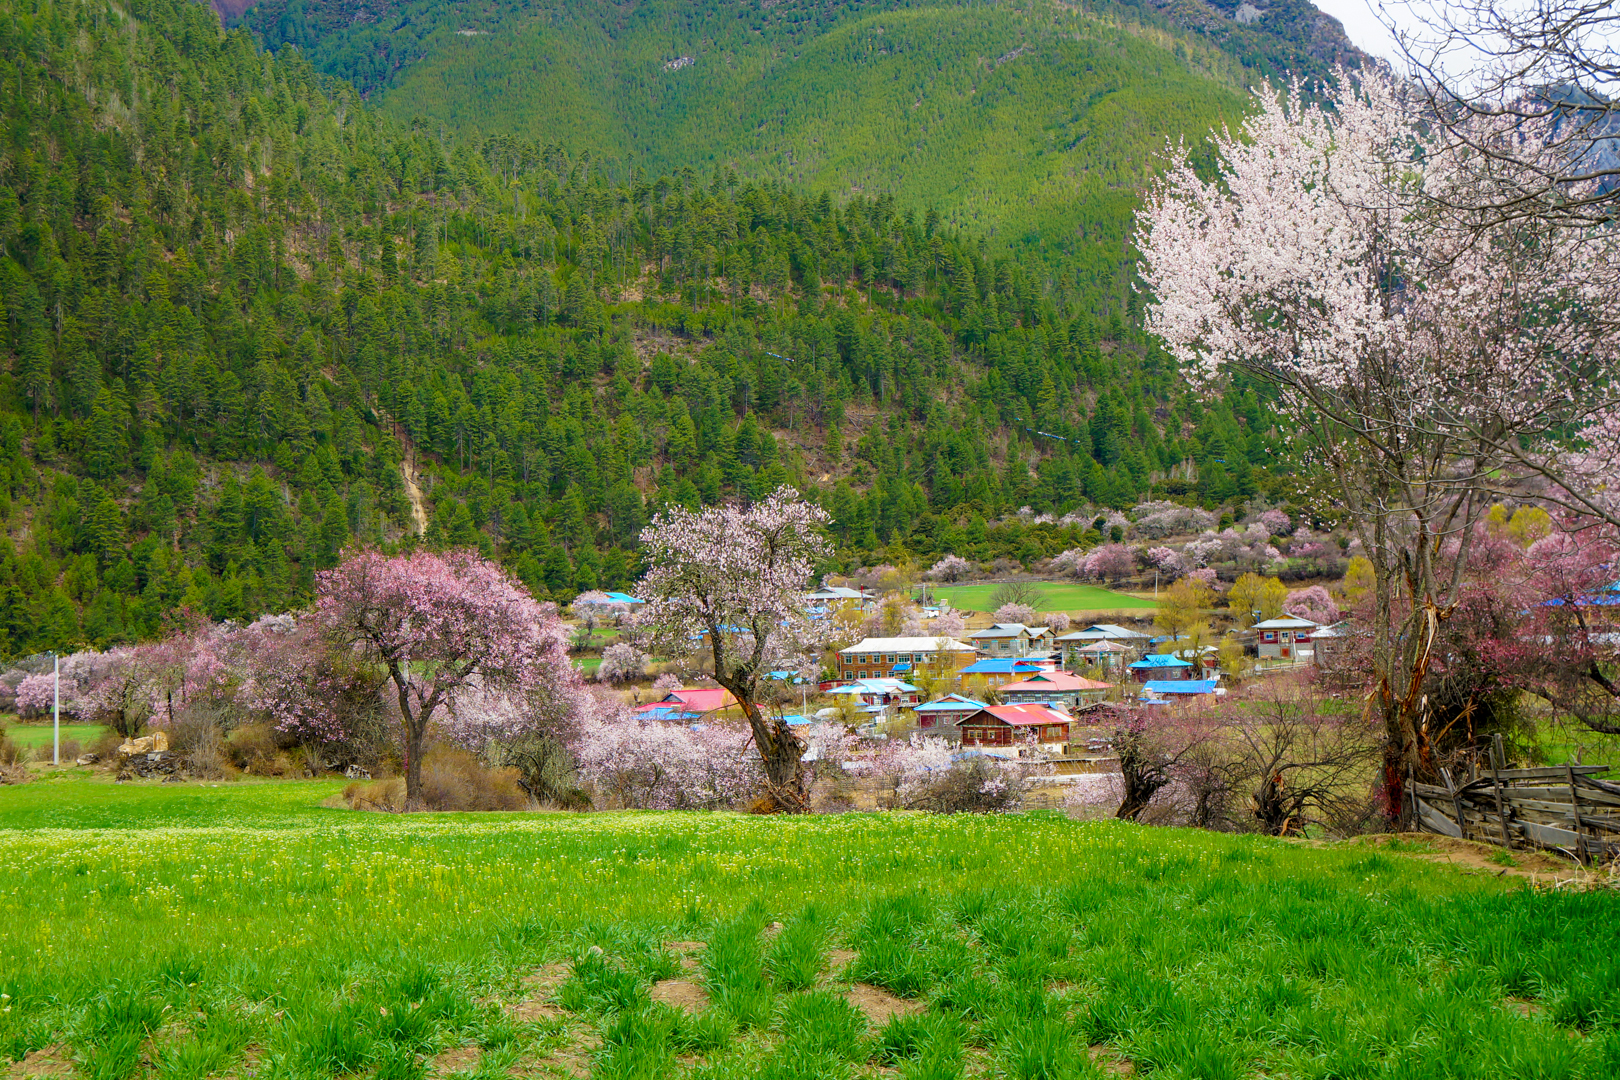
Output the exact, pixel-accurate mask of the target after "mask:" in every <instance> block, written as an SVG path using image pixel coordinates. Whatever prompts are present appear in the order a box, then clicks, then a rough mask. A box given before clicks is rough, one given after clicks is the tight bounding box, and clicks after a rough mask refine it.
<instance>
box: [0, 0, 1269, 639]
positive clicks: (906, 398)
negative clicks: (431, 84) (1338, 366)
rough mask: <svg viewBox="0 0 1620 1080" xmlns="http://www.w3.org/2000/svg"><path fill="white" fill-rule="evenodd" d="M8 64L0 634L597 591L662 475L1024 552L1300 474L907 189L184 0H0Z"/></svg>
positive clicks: (113, 634)
mask: <svg viewBox="0 0 1620 1080" xmlns="http://www.w3.org/2000/svg"><path fill="white" fill-rule="evenodd" d="M0 51H3V54H4V55H5V56H6V57H8V59H9V60H10V63H9V64H8V65H7V66H5V67H4V68H0V302H3V304H4V308H5V311H6V316H7V317H6V320H5V323H4V326H3V327H0V360H3V366H4V368H5V370H4V371H3V372H0V653H11V654H14V653H25V652H30V651H35V650H42V649H64V648H70V647H72V646H73V645H75V644H77V643H80V642H89V643H92V644H95V645H98V646H105V645H107V644H110V643H114V642H118V641H123V640H129V639H132V638H137V637H142V636H147V635H151V634H155V633H158V632H160V631H161V630H162V628H163V627H164V626H166V625H169V624H171V623H172V622H173V621H174V620H175V619H182V618H189V617H195V616H197V615H201V616H209V617H214V618H225V617H231V618H247V617H251V616H253V615H256V614H258V613H261V612H266V611H273V610H279V609H282V608H285V607H286V606H288V605H290V604H295V603H297V602H299V600H300V599H301V598H302V597H305V596H307V595H308V591H309V589H310V586H311V583H312V580H313V575H314V574H315V573H316V572H317V571H318V570H319V569H320V568H322V567H324V566H329V565H332V564H333V562H334V561H335V560H336V559H337V558H338V554H339V552H340V550H341V549H342V547H343V546H344V545H345V544H347V543H349V542H351V541H359V542H367V543H381V544H388V545H405V546H408V545H411V544H428V545H441V544H473V545H477V546H480V547H482V548H483V549H485V550H486V551H488V552H489V553H490V554H491V555H493V556H495V557H497V558H499V559H501V560H503V561H505V562H506V563H507V564H508V565H510V566H511V567H512V568H513V569H514V570H515V571H516V572H517V573H518V574H519V575H520V576H521V577H522V578H523V579H524V580H525V581H526V582H528V583H529V585H530V586H531V588H533V589H534V590H535V591H536V593H538V594H540V595H549V596H554V597H557V598H558V599H567V598H568V597H570V596H572V595H573V593H574V592H575V591H577V590H579V589H584V588H591V587H598V586H605V587H622V586H624V585H627V584H629V583H630V582H632V581H633V580H634V577H635V575H636V573H637V564H636V559H637V555H636V551H635V547H636V543H635V542H636V536H637V533H638V531H639V529H640V527H641V525H642V523H643V522H644V521H645V520H646V519H647V516H648V515H649V514H650V513H652V512H654V511H655V510H656V509H657V508H658V507H659V506H660V505H664V504H667V503H671V502H679V503H683V504H687V505H693V506H696V505H699V504H701V503H704V502H709V501H713V500H715V499H718V498H722V497H739V496H740V497H749V496H752V495H755V494H757V493H759V492H761V491H764V490H768V489H769V488H770V487H772V486H774V485H776V484H779V483H783V482H789V483H794V484H797V485H799V486H800V487H801V488H802V489H803V490H805V491H807V492H808V493H809V494H810V495H811V496H812V497H814V498H817V499H820V500H821V501H822V502H823V503H824V504H825V505H826V506H827V507H828V508H829V510H830V511H831V512H832V514H833V518H834V523H833V532H834V535H835V536H836V538H837V539H838V541H839V544H840V559H841V560H842V561H845V562H848V563H871V562H874V561H880V560H886V561H902V560H904V559H907V558H916V559H918V560H928V559H931V558H934V557H937V554H938V553H940V552H943V551H948V550H949V551H958V552H961V553H964V554H967V555H969V556H971V557H974V558H978V559H985V560H988V559H992V558H997V557H1003V556H1007V557H1013V558H1017V559H1022V560H1025V561H1028V560H1033V559H1038V558H1041V557H1043V556H1047V555H1051V554H1055V553H1056V552H1058V551H1060V550H1063V549H1064V548H1066V547H1071V546H1074V545H1075V544H1077V543H1081V542H1084V541H1085V540H1086V538H1087V536H1088V526H1089V524H1090V519H1091V518H1092V516H1093V513H1094V512H1093V511H1091V510H1090V509H1087V510H1086V513H1085V515H1084V517H1079V518H1076V517H1073V516H1070V517H1069V518H1068V520H1066V521H1064V520H1058V521H1050V522H1047V523H1037V522H1026V521H1022V520H1020V518H1019V517H1017V516H1016V515H1013V514H1012V511H1015V510H1017V509H1018V508H1019V507H1022V506H1025V505H1028V506H1030V507H1032V508H1033V509H1034V510H1035V511H1036V512H1037V513H1043V514H1050V515H1052V516H1053V517H1056V518H1060V519H1061V518H1062V517H1063V516H1064V515H1072V514H1073V512H1075V511H1077V510H1080V509H1081V508H1089V507H1092V506H1106V507H1124V506H1129V505H1131V504H1132V503H1133V502H1135V501H1136V500H1138V499H1140V498H1143V497H1146V496H1148V495H1149V494H1153V495H1159V496H1163V495H1171V496H1176V497H1185V498H1195V499H1199V500H1201V501H1204V502H1206V503H1207V504H1209V505H1217V504H1220V503H1222V502H1223V501H1229V500H1234V499H1238V498H1241V497H1243V496H1245V495H1248V494H1251V493H1253V492H1254V491H1256V490H1257V489H1258V488H1259V486H1260V485H1262V484H1264V483H1267V482H1268V474H1269V473H1271V472H1275V470H1276V468H1277V467H1276V466H1274V465H1267V464H1264V463H1267V462H1274V461H1275V459H1276V458H1277V449H1278V446H1279V445H1280V439H1279V437H1278V435H1277V433H1276V432H1273V431H1271V430H1269V428H1268V427H1267V425H1266V422H1265V421H1264V419H1263V417H1262V414H1261V412H1260V409H1259V403H1258V402H1257V400H1256V398H1255V396H1254V395H1253V394H1252V393H1247V392H1235V393H1234V394H1233V395H1232V396H1231V397H1230V398H1229V399H1228V400H1226V401H1223V402H1217V403H1213V404H1210V403H1204V402H1200V401H1198V400H1196V399H1195V398H1193V397H1192V396H1191V395H1189V394H1188V393H1187V392H1186V390H1185V388H1184V387H1183V386H1182V385H1181V383H1180V380H1179V379H1178V377H1177V376H1176V374H1175V372H1174V371H1173V369H1172V367H1171V365H1170V364H1169V363H1168V361H1167V360H1166V358H1164V357H1163V356H1162V355H1160V354H1158V353H1157V352H1156V351H1155V350H1153V349H1152V348H1151V347H1149V346H1148V344H1147V343H1146V342H1144V341H1143V340H1142V339H1141V337H1140V335H1139V334H1138V333H1137V332H1136V331H1135V330H1134V329H1133V328H1132V325H1131V324H1132V317H1131V314H1132V313H1131V309H1130V302H1129V301H1128V299H1127V298H1126V297H1122V296H1121V295H1120V294H1119V293H1118V292H1115V291H1111V290H1112V289H1113V288H1114V287H1115V286H1116V285H1118V284H1119V283H1118V282H1110V283H1109V287H1108V288H1107V289H1104V288H1102V287H1101V286H1086V287H1083V288H1082V287H1077V286H1075V284H1074V283H1073V282H1069V283H1067V284H1065V283H1064V282H1062V281H1057V282H1055V283H1053V282H1048V281H1047V280H1046V279H1045V278H1044V276H1043V275H1041V274H1039V273H1034V272H1031V270H1030V269H1029V268H1028V267H1026V266H1024V265H1021V264H1020V263H1019V262H1017V261H1015V260H1013V259H1012V258H1010V257H1007V256H1004V255H998V254H995V251H994V248H993V246H992V245H991V244H990V242H989V241H988V240H987V238H986V237H985V236H984V235H982V234H979V233H976V232H974V231H971V230H955V229H952V228H950V227H948V226H947V225H946V224H945V223H943V222H941V221H939V220H938V219H937V218H935V217H932V216H929V215H923V214H919V213H917V212H914V210H913V209H911V208H907V207H904V206H902V205H901V204H899V203H898V202H897V201H896V200H895V199H894V198H893V197H892V196H889V195H882V196H878V197H875V198H868V197H864V196H856V197H850V198H847V199H845V198H838V199H835V198H833V197H831V196H830V195H829V194H827V193H825V192H822V193H816V192H813V191H801V190H797V189H794V188H790V187H787V186H784V185H782V184H779V183H776V182H772V181H766V182H756V181H741V180H738V179H736V177H735V176H734V175H731V174H729V173H727V172H726V171H724V170H720V171H708V172H704V173H698V172H694V171H690V170H684V169H683V170H680V171H677V172H675V173H673V174H671V175H667V176H659V175H657V174H653V173H649V172H645V171H642V170H640V169H630V168H627V167H625V166H624V165H623V164H622V163H621V164H618V165H616V166H613V167H611V168H609V167H603V165H602V164H601V163H599V162H596V161H593V160H592V158H591V157H590V156H589V155H586V154H583V153H580V154H569V153H566V152H564V151H563V150H561V149H560V148H558V147H557V146H555V145H553V146H537V145H535V144H533V143H529V142H525V141H523V140H519V139H515V138H513V137H510V136H500V137H494V138H489V139H479V138H458V137H457V136H456V135H455V134H454V133H450V132H445V133H442V134H441V133H440V132H438V131H433V130H429V129H428V128H427V127H426V126H425V125H415V126H411V125H394V124H393V123H391V122H390V121H389V119H388V117H387V116H386V115H380V114H378V113H377V112H376V111H375V110H373V109H371V108H370V107H368V106H367V105H365V104H364V103H363V102H361V101H360V100H359V99H358V98H357V96H356V95H355V93H354V92H353V91H352V90H351V89H350V88H348V87H347V86H345V85H343V84H333V83H330V82H328V81H326V80H325V79H323V78H322V77H321V76H319V75H318V74H317V73H316V72H315V71H314V70H313V69H312V67H311V66H310V65H309V63H308V62H307V61H306V60H304V59H303V58H302V57H301V56H299V55H297V54H296V53H295V52H293V51H283V52H281V53H279V54H277V55H275V56H269V55H266V54H264V53H262V52H260V51H258V50H257V48H256V47H255V45H254V43H253V41H252V40H251V39H250V38H249V37H248V35H246V34H245V33H242V32H232V33H226V32H224V31H222V30H221V28H220V26H219V23H218V20H217V18H216V17H215V15H214V14H213V12H211V11H210V10H209V9H208V8H206V7H203V6H201V5H198V4H192V3H186V2H184V0H134V2H133V3H131V4H129V5H128V6H120V5H117V4H114V3H112V2H110V0H63V2H60V3H56V4H53V5H50V6H49V7H45V8H39V9H36V8H35V7H34V6H33V5H31V4H27V3H24V2H22V0H0ZM1114 258H1115V259H1116V260H1117V256H1114ZM1029 428H1038V429H1040V430H1041V431H1043V432H1047V433H1049V434H1048V435H1037V434H1035V433H1033V432H1031V431H1030V430H1028V429H1029ZM1053 435H1055V436H1061V437H1062V438H1061V439H1055V438H1052V437H1050V436H1053ZM998 521H999V522H1000V523H998ZM1089 535H1090V537H1091V538H1092V539H1095V538H1096V534H1094V533H1091V534H1089Z"/></svg>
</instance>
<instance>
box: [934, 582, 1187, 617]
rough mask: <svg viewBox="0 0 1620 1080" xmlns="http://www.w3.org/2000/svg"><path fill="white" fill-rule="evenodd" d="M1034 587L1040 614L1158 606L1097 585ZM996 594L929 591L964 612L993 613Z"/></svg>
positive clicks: (986, 589)
mask: <svg viewBox="0 0 1620 1080" xmlns="http://www.w3.org/2000/svg"><path fill="white" fill-rule="evenodd" d="M1037 587H1038V588H1039V589H1040V590H1041V596H1042V602H1041V604H1040V605H1039V606H1038V610H1040V611H1067V612H1088V611H1129V610H1135V609H1141V610H1146V611H1151V610H1153V609H1154V608H1155V607H1157V606H1158V605H1157V604H1155V603H1154V602H1153V601H1152V600H1144V599H1143V598H1142V597H1140V596H1131V595H1130V594H1129V593H1121V592H1112V591H1110V590H1108V589H1105V588H1103V587H1102V586H1100V585H1082V584H1080V583H1078V582H1073V581H1043V582H1041V583H1039V585H1038V586H1037ZM995 591H996V585H995V584H994V583H991V584H985V585H955V586H944V587H941V588H938V589H934V590H932V592H933V594H934V595H935V596H937V597H938V598H939V599H941V600H949V601H950V604H951V606H952V607H954V608H960V609H962V610H963V611H994V610H995V608H993V607H991V606H990V594H991V593H993V592H995Z"/></svg>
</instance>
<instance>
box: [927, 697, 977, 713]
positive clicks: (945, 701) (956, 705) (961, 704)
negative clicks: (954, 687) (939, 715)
mask: <svg viewBox="0 0 1620 1080" xmlns="http://www.w3.org/2000/svg"><path fill="white" fill-rule="evenodd" d="M984 707H985V705H984V702H982V701H974V700H973V699H972V698H970V697H962V696H961V695H960V694H949V695H947V696H945V697H942V698H940V699H939V700H938V701H930V702H929V703H928V704H926V705H918V706H917V707H916V708H915V709H913V710H911V711H912V712H966V711H967V710H969V709H982V708H984Z"/></svg>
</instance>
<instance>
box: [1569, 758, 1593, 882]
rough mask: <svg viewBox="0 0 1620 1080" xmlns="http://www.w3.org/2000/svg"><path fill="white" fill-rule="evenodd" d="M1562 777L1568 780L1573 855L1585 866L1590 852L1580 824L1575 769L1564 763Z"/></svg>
mask: <svg viewBox="0 0 1620 1080" xmlns="http://www.w3.org/2000/svg"><path fill="white" fill-rule="evenodd" d="M1564 779H1565V780H1567V781H1568V782H1569V816H1570V817H1572V818H1574V819H1575V857H1576V858H1577V859H1579V860H1580V861H1581V865H1583V866H1585V865H1588V864H1590V863H1591V861H1592V856H1591V853H1590V852H1588V851H1587V850H1586V829H1585V826H1583V825H1582V824H1581V797H1580V794H1579V793H1578V792H1576V790H1575V770H1574V769H1572V768H1570V767H1569V763H1568V762H1565V763H1564Z"/></svg>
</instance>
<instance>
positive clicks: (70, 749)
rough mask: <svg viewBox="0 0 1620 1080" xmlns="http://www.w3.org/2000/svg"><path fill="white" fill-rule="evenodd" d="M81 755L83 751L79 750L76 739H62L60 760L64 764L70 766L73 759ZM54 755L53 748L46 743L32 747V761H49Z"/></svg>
mask: <svg viewBox="0 0 1620 1080" xmlns="http://www.w3.org/2000/svg"><path fill="white" fill-rule="evenodd" d="M82 753H84V751H83V750H81V749H80V748H79V740H78V739H63V740H62V760H63V761H65V762H67V763H68V764H70V765H71V764H72V763H73V759H74V758H76V757H78V756H79V755H80V754H82ZM54 754H55V748H54V747H53V746H52V744H50V743H48V742H47V743H40V744H39V745H38V746H36V747H34V760H35V761H50V760H51V758H52V756H53V755H54Z"/></svg>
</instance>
